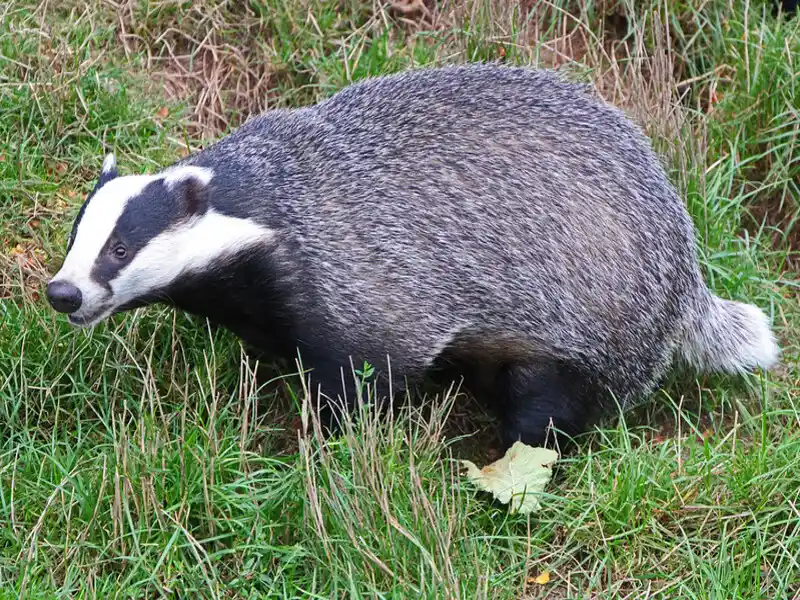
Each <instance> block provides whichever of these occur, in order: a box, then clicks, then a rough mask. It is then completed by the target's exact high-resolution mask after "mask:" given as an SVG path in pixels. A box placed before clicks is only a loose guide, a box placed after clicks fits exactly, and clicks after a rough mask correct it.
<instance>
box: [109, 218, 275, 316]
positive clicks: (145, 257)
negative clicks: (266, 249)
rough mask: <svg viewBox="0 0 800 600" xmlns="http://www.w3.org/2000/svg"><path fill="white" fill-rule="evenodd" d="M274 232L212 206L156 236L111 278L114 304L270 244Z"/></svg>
mask: <svg viewBox="0 0 800 600" xmlns="http://www.w3.org/2000/svg"><path fill="white" fill-rule="evenodd" d="M274 237H275V232H274V231H273V230H271V229H269V228H267V227H263V226H261V225H258V224H257V223H255V222H254V221H251V220H249V219H239V218H236V217H229V216H227V215H223V214H221V213H219V212H217V211H215V210H213V209H211V208H209V209H208V210H207V211H206V212H205V213H204V214H203V215H201V216H199V217H195V218H192V219H190V220H187V221H183V222H181V223H179V224H177V225H175V226H173V227H171V228H169V229H167V230H166V231H164V232H163V233H161V234H160V235H158V236H156V237H155V238H153V239H152V240H151V241H150V242H148V243H147V245H146V246H145V247H144V248H142V249H141V250H140V251H139V252H138V253H137V254H136V256H134V257H133V260H131V262H130V264H128V265H126V266H125V267H124V268H123V269H122V270H121V271H120V272H119V274H118V275H117V277H115V278H114V279H113V280H112V281H111V289H112V290H113V295H112V300H113V303H114V306H121V305H123V304H127V303H128V302H130V301H132V300H135V299H136V298H139V297H141V296H145V295H147V294H150V293H153V292H157V291H159V290H163V289H165V288H167V287H168V286H169V285H170V284H171V283H173V282H174V281H175V280H176V279H178V277H180V276H181V275H183V274H187V273H192V272H199V271H202V270H203V269H205V268H206V267H208V265H210V264H212V263H213V262H214V261H217V260H220V259H222V258H224V257H226V256H230V255H232V254H235V253H237V252H241V251H242V250H246V249H247V248H250V247H253V246H257V245H262V244H266V243H269V242H270V241H271V240H273V239H274Z"/></svg>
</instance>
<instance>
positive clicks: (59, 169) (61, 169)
mask: <svg viewBox="0 0 800 600" xmlns="http://www.w3.org/2000/svg"><path fill="white" fill-rule="evenodd" d="M66 172H67V163H63V162H60V163H58V164H57V165H56V173H58V174H59V175H63V174H64V173H66Z"/></svg>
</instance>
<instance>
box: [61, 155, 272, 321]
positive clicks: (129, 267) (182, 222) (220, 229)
mask: <svg viewBox="0 0 800 600" xmlns="http://www.w3.org/2000/svg"><path fill="white" fill-rule="evenodd" d="M213 177H214V173H213V171H212V170H211V169H206V168H202V167H195V166H179V167H173V168H171V169H167V170H166V171H164V172H162V173H160V174H158V175H130V176H122V177H120V176H118V175H117V171H116V163H115V159H114V156H113V155H111V154H109V155H108V156H107V157H106V159H105V161H104V162H103V170H102V173H101V174H100V177H99V179H98V181H97V184H96V186H95V188H94V190H93V191H92V193H91V194H90V195H89V197H88V198H87V200H86V202H85V203H84V205H83V206H82V207H81V210H80V212H79V213H78V216H77V218H76V220H75V223H74V225H73V229H72V233H71V234H70V237H69V241H68V243H67V256H66V258H65V259H64V264H63V265H62V267H61V269H60V270H59V271H58V273H56V275H55V277H53V279H52V280H51V281H50V282H49V283H48V285H47V298H48V300H49V302H50V304H51V306H52V307H53V308H54V309H55V310H57V311H58V312H61V313H66V314H68V315H69V317H68V318H69V321H70V323H72V324H73V325H78V326H83V327H88V326H93V325H95V324H97V323H99V322H100V321H102V320H103V319H105V318H106V317H108V316H109V315H111V314H113V313H115V312H120V311H123V310H126V309H127V308H131V307H133V306H141V305H144V304H149V303H151V302H153V301H156V300H158V299H163V295H164V291H165V290H166V289H167V288H168V287H169V286H170V285H171V284H172V283H173V282H175V280H176V279H178V278H179V277H180V276H182V275H183V274H185V273H191V272H198V271H202V270H204V269H205V268H207V267H208V265H209V264H211V263H212V262H213V261H215V260H218V259H220V258H221V257H223V256H224V255H226V254H229V253H234V252H237V251H239V250H241V249H242V248H245V247H247V246H249V245H253V244H258V243H263V242H265V241H267V240H268V239H269V237H270V234H271V232H270V230H269V229H266V228H263V227H261V226H259V225H257V224H256V223H254V222H253V221H250V220H248V219H239V218H235V217H230V216H226V215H223V214H221V213H219V212H217V211H215V210H214V209H213V207H212V206H211V203H210V194H211V190H212V188H213V186H212V184H211V182H212V180H213Z"/></svg>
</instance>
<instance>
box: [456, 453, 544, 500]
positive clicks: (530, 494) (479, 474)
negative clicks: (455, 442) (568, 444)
mask: <svg viewBox="0 0 800 600" xmlns="http://www.w3.org/2000/svg"><path fill="white" fill-rule="evenodd" d="M557 459H558V453H556V452H555V451H553V450H548V449H547V448H533V447H531V446H528V445H527V444H523V443H522V442H514V445H513V446H511V448H509V449H508V451H507V452H506V454H505V456H503V457H502V458H501V459H500V460H497V461H495V462H493V463H491V464H489V465H487V466H485V467H483V468H482V469H479V468H478V467H477V466H475V464H474V463H472V462H470V461H468V460H462V461H461V463H462V464H463V465H464V466H466V468H467V477H468V478H469V479H470V480H471V481H472V482H473V483H474V484H475V485H476V486H477V487H478V488H479V489H481V490H483V491H485V492H490V493H491V494H492V495H493V496H494V497H495V498H496V499H497V500H499V501H500V502H502V503H503V504H509V503H510V504H511V511H512V512H519V513H520V514H527V513H531V512H534V511H536V510H539V508H540V507H541V504H540V503H539V499H538V497H537V496H538V495H539V494H540V493H541V492H543V491H544V488H545V486H546V485H547V484H548V482H549V481H550V478H551V477H552V475H553V471H552V468H551V465H552V464H553V463H554V462H555V461H556V460H557Z"/></svg>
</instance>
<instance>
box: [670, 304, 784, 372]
mask: <svg viewBox="0 0 800 600" xmlns="http://www.w3.org/2000/svg"><path fill="white" fill-rule="evenodd" d="M680 352H681V354H682V356H683V358H684V360H686V361H687V362H688V363H690V364H691V365H693V366H694V367H695V368H696V369H698V370H700V371H706V372H708V371H724V372H728V373H741V372H744V371H748V370H750V369H753V368H755V367H761V368H762V369H769V368H770V367H772V366H773V365H775V363H777V361H778V357H779V355H780V350H779V349H778V344H777V343H776V341H775V336H774V335H773V333H772V330H771V329H770V324H769V319H768V318H767V315H766V314H764V313H763V312H762V311H761V309H759V308H758V307H757V306H753V305H752V304H743V303H742V302H733V301H730V300H723V299H722V298H718V297H716V296H714V295H712V294H710V293H708V294H704V298H703V299H702V301H701V302H700V303H699V306H697V307H695V310H694V318H693V319H691V320H690V322H689V323H688V326H687V328H686V331H685V332H684V334H683V343H682V344H681V347H680Z"/></svg>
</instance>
